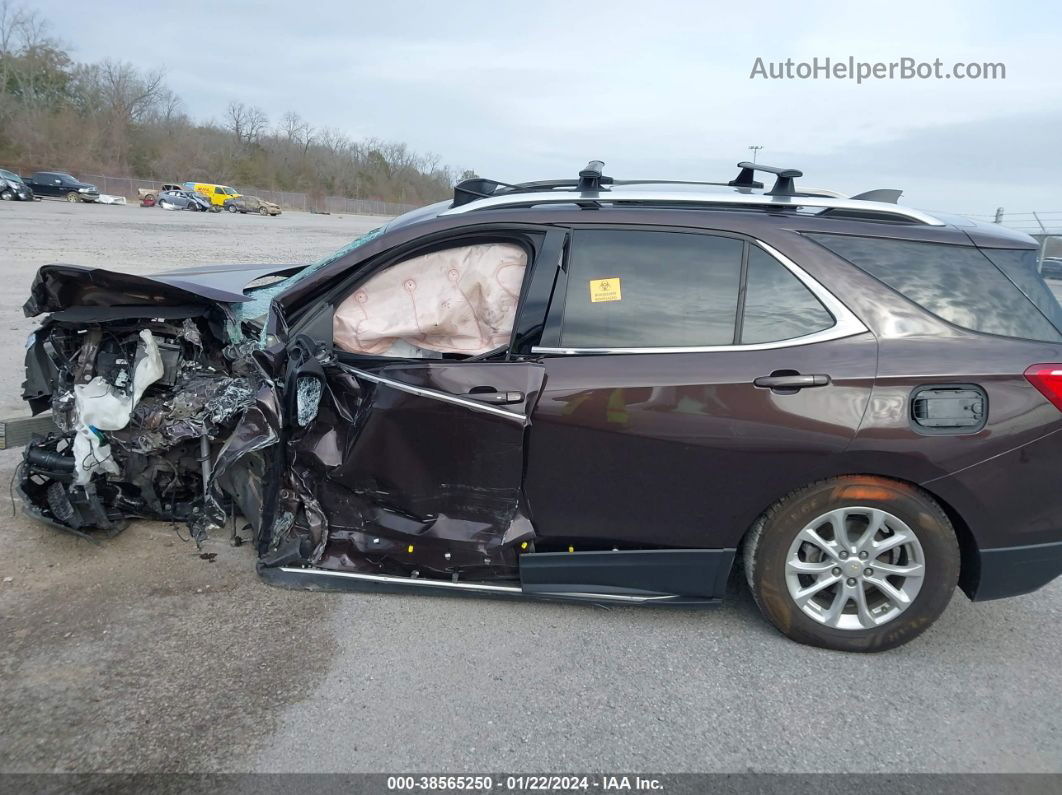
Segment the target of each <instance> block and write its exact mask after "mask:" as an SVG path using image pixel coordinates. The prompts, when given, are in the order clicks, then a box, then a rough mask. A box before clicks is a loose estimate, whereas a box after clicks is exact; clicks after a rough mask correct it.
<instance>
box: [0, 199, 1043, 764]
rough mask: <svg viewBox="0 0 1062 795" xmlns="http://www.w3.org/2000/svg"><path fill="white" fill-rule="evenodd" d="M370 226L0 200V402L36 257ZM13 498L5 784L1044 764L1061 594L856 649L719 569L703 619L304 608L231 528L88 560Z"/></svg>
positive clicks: (635, 612) (471, 603)
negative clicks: (835, 642) (765, 602)
mask: <svg viewBox="0 0 1062 795" xmlns="http://www.w3.org/2000/svg"><path fill="white" fill-rule="evenodd" d="M379 222H380V219H369V218H357V217H337V216H310V215H301V214H299V215H297V214H291V215H287V214H285V215H283V216H280V217H279V218H275V219H270V218H259V217H251V216H247V217H232V216H229V215H227V214H226V215H221V216H216V215H209V216H203V215H194V214H191V213H167V212H164V211H161V210H156V209H140V208H138V207H124V208H123V207H92V206H80V205H77V206H70V205H66V204H60V203H57V202H45V203H40V204H34V205H20V204H7V203H4V204H0V233H2V238H0V239H2V240H3V245H2V246H0V279H2V280H3V284H4V289H3V290H0V333H3V334H4V335H5V336H6V338H7V339H8V344H7V345H3V346H0V356H2V357H3V358H2V359H0V375H2V379H3V380H2V381H0V405H2V406H3V413H4V414H8V415H12V414H19V413H21V412H22V408H21V404H20V401H19V398H18V388H19V383H20V381H21V378H22V375H21V371H20V366H21V353H22V341H23V340H24V339H25V336H26V334H27V333H28V332H29V331H31V330H32V328H33V325H34V324H33V322H32V321H27V320H26V319H25V318H22V316H21V312H20V310H19V307H20V305H21V303H22V301H23V300H24V298H25V293H26V290H27V288H28V285H29V281H30V279H31V277H32V274H33V272H34V270H35V268H36V266H38V265H40V264H43V263H47V262H54V261H64V262H73V263H79V264H91V265H98V266H105V267H116V268H125V269H129V270H132V271H134V272H148V271H150V270H161V269H163V268H165V267H176V266H185V265H191V264H196V263H204V262H225V261H228V262H234V261H248V262H273V261H275V262H299V261H310V260H313V259H315V258H316V257H319V256H321V255H323V254H325V253H327V252H328V251H331V250H333V249H335V248H337V247H339V246H340V245H342V244H343V243H345V242H347V241H349V240H350V239H352V238H354V237H356V236H357V235H358V234H360V233H362V232H364V231H366V230H367V229H369V228H372V227H373V226H376V225H378V224H379ZM16 462H17V452H11V451H9V452H5V453H0V477H3V478H7V479H10V478H11V476H12V474H13V471H14V467H15V464H16ZM647 498H649V499H651V496H649V497H647ZM3 511H7V513H6V514H5V513H2V512H3ZM10 511H11V506H10V504H9V501H8V498H7V496H6V495H5V496H4V497H3V498H2V499H0V515H3V516H6V517H7V518H0V549H3V550H4V554H3V555H2V556H0V580H2V582H0V771H8V772H10V771H26V772H29V771H53V770H54V771H86V770H113V771H178V770H179V771H247V770H277V771H281V770H282V771H290V770H298V771H397V770H440V769H443V770H450V771H454V772H476V771H484V770H494V771H497V770H506V769H507V770H514V771H565V770H567V771H573V770H578V771H590V770H593V771H614V770H616V769H624V770H628V771H629V770H632V769H633V770H643V771H746V770H769V771H787V770H800V771H858V772H863V771H886V772H893V773H895V772H901V771H1056V772H1057V771H1062V750H1060V749H1062V710H1060V706H1062V704H1060V701H1062V696H1060V694H1062V632H1060V626H1062V582H1060V583H1055V584H1054V585H1052V586H1049V587H1048V588H1046V589H1044V590H1043V591H1041V592H1039V593H1037V594H1035V595H1032V596H1027V597H1021V598H1017V599H1012V600H1007V601H1002V602H996V603H988V604H981V605H972V604H970V603H969V602H968V601H966V599H965V598H964V597H962V596H956V598H955V599H954V600H953V602H952V604H951V606H950V607H949V608H948V610H947V612H946V613H945V614H944V616H943V617H942V618H941V620H940V621H939V622H938V624H937V625H936V626H935V627H934V628H933V629H931V630H930V631H929V632H928V633H927V634H926V635H924V636H923V637H922V638H921V639H919V640H917V641H915V642H914V643H913V644H910V645H909V646H907V647H905V648H902V649H898V650H895V651H893V652H888V653H885V654H882V655H876V656H856V655H851V656H846V655H842V654H835V653H831V652H825V651H821V650H815V649H810V648H805V647H801V646H797V645H796V644H793V643H791V642H789V641H788V640H786V639H785V638H783V637H782V636H780V635H778V634H777V633H775V632H774V631H773V630H772V629H771V628H770V627H769V626H768V625H767V624H765V623H764V622H763V621H762V620H761V619H760V618H759V616H758V614H757V612H756V609H755V607H754V605H753V604H752V602H751V599H750V598H749V597H748V596H747V594H746V593H745V591H744V589H742V588H740V587H739V584H738V583H737V582H736V581H735V582H733V583H732V586H731V590H732V594H731V598H730V600H729V602H728V603H727V604H726V605H725V606H724V607H722V608H719V609H717V610H710V611H688V610H676V611H673V612H669V611H665V610H651V609H636V608H620V609H613V610H604V609H600V608H590V607H585V606H556V605H541V604H531V603H515V604H514V603H509V602H499V601H484V600H478V599H459V598H440V597H426V596H383V595H353V594H351V595H336V594H314V593H301V592H297V591H286V590H279V589H275V588H270V587H268V586H266V585H263V584H261V583H260V582H259V581H258V580H257V578H256V576H255V574H254V570H253V560H252V556H251V554H250V552H249V550H248V548H247V547H246V546H244V547H240V548H233V547H230V546H228V544H227V543H226V542H225V539H222V538H217V539H211V540H209V541H208V542H207V544H206V546H205V547H204V550H203V551H204V552H205V553H216V557H215V558H214V559H213V560H206V559H203V558H201V557H200V553H199V551H198V550H196V549H195V546H194V545H193V544H191V543H189V542H186V541H183V540H181V536H182V534H181V533H179V532H178V530H177V529H174V528H171V527H170V526H168V525H165V524H161V523H138V524H135V525H133V526H132V527H130V528H129V530H127V531H126V532H125V533H124V534H123V535H121V536H120V537H118V538H117V539H114V540H113V541H109V542H105V543H102V544H98V545H92V544H88V543H86V542H83V541H80V540H77V539H75V538H73V537H70V536H66V535H63V534H61V533H59V532H58V531H55V530H52V529H50V528H47V527H44V526H41V525H38V524H35V523H33V522H30V521H28V520H26V519H25V518H23V517H22V516H21V515H19V516H17V517H13V516H12V514H11V512H10Z"/></svg>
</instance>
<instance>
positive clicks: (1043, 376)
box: [1025, 364, 1062, 411]
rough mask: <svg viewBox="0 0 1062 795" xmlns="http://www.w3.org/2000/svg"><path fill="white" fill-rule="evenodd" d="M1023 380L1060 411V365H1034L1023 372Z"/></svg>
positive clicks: (1061, 371) (1061, 375) (1061, 392)
mask: <svg viewBox="0 0 1062 795" xmlns="http://www.w3.org/2000/svg"><path fill="white" fill-rule="evenodd" d="M1025 378H1026V379H1027V380H1028V381H1029V383H1030V384H1032V385H1033V386H1034V387H1036V388H1037V389H1039V390H1040V392H1041V394H1043V396H1044V397H1045V398H1047V399H1048V400H1050V401H1051V403H1053V404H1054V406H1055V408H1056V409H1058V410H1059V411H1062V364H1034V365H1032V366H1031V367H1029V368H1028V369H1027V370H1026V371H1025Z"/></svg>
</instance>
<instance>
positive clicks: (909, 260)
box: [809, 234, 1062, 342]
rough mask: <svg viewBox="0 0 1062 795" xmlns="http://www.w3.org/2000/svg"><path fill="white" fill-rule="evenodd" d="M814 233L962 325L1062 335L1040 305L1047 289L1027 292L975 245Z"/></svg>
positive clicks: (1013, 333)
mask: <svg viewBox="0 0 1062 795" xmlns="http://www.w3.org/2000/svg"><path fill="white" fill-rule="evenodd" d="M809 237H810V238H812V239H813V240H815V241H817V242H818V243H819V244H821V245H823V246H825V247H826V248H828V249H829V250H830V251H832V252H834V253H835V254H837V255H839V256H841V257H843V258H844V259H846V260H848V261H849V262H851V263H852V264H853V265H856V266H857V267H858V268H860V269H861V270H864V271H866V272H867V273H869V274H870V275H871V276H874V277H875V278H877V279H878V280H880V281H882V282H884V283H885V284H886V285H888V286H889V287H891V288H892V289H893V290H895V291H896V292H898V293H900V294H901V295H903V296H904V297H906V298H908V299H909V300H911V301H914V302H915V303H916V304H918V305H919V306H921V307H923V308H924V309H927V310H928V311H930V312H932V313H933V314H934V315H937V316H938V317H940V318H943V319H944V320H946V321H948V322H949V323H954V324H955V325H956V326H962V327H963V328H966V329H970V330H972V331H980V332H984V333H986V334H998V335H1000V336H1004V337H1018V338H1021V339H1033V340H1046V341H1051V342H1056V341H1059V340H1062V335H1060V334H1059V332H1058V330H1057V329H1056V328H1055V327H1054V326H1053V325H1051V323H1050V322H1049V321H1048V319H1047V317H1046V316H1045V314H1044V312H1043V311H1042V308H1041V306H1040V303H1042V302H1044V301H1045V300H1046V298H1047V296H1046V293H1044V292H1043V291H1040V292H1039V293H1038V295H1039V299H1031V298H1029V297H1027V295H1028V293H1027V292H1023V289H1024V288H1021V289H1020V288H1019V287H1018V286H1016V282H1015V281H1012V280H1011V278H1008V276H1007V275H1005V271H1003V270H1001V269H1000V268H998V267H996V265H994V264H993V262H992V260H990V259H989V258H988V257H986V256H985V254H984V253H982V252H981V251H980V250H978V249H976V248H974V247H972V246H953V245H945V244H940V243H919V242H913V241H908V240H889V239H882V238H867V237H855V236H849V235H822V234H812V235H809ZM1019 270H1021V269H1019ZM1019 278H1020V279H1022V280H1024V281H1025V282H1029V280H1030V279H1031V278H1033V277H1031V274H1030V273H1029V272H1028V271H1027V269H1025V270H1021V274H1020V275H1019ZM1038 300H1039V302H1040V303H1038V302H1037V301H1038Z"/></svg>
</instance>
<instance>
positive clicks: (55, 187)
mask: <svg viewBox="0 0 1062 795" xmlns="http://www.w3.org/2000/svg"><path fill="white" fill-rule="evenodd" d="M25 183H26V184H27V185H28V186H29V187H30V188H31V189H32V190H33V192H34V193H35V194H37V195H38V196H53V197H55V198H57V199H66V200H67V201H68V202H94V201H96V199H98V198H99V197H100V192H99V191H98V190H96V186H95V185H90V184H89V183H87V182H82V181H81V180H79V179H77V178H76V177H72V176H70V175H69V174H67V173H66V172H64V171H38V172H36V173H35V174H33V176H31V177H30V178H29V179H27V180H25Z"/></svg>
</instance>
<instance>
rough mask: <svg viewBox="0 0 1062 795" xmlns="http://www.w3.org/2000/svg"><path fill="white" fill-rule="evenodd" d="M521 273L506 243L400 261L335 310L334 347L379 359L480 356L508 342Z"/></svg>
mask: <svg viewBox="0 0 1062 795" xmlns="http://www.w3.org/2000/svg"><path fill="white" fill-rule="evenodd" d="M526 266H527V255H526V254H525V253H524V250H523V249H522V248H520V247H519V246H516V245H512V244H510V243H485V244H478V245H474V246H462V247H460V248H451V249H446V250H443V251H435V252H432V253H431V254H424V255H422V256H419V257H414V258H413V259H408V260H406V261H404V262H400V263H398V264H397V265H393V266H392V267H390V268H388V269H387V270H385V271H384V272H382V273H378V274H377V275H375V276H373V277H372V278H371V279H369V280H368V281H367V282H366V283H365V284H363V285H362V286H361V287H359V288H358V289H357V290H355V291H354V292H353V293H352V294H351V295H349V296H347V298H345V299H344V300H343V302H342V303H341V304H340V305H339V306H338V307H337V309H336V313H335V316H334V319H333V321H332V331H333V336H334V341H335V344H336V346H337V347H339V348H340V349H342V350H344V351H348V352H350V353H367V354H373V355H378V356H379V355H398V356H425V355H428V356H430V355H431V354H425V353H424V351H431V352H434V353H436V354H441V353H460V354H465V355H468V356H476V355H478V354H481V353H486V352H487V351H490V350H493V349H495V348H498V347H500V346H502V345H504V344H505V343H506V342H508V341H509V335H510V334H511V333H512V329H513V323H514V321H515V318H516V303H517V298H518V297H519V294H520V284H521V283H522V282H523V278H524V269H525V267H526ZM409 345H412V346H414V348H415V349H417V350H416V352H410V350H409V348H408V347H407V346H409Z"/></svg>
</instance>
